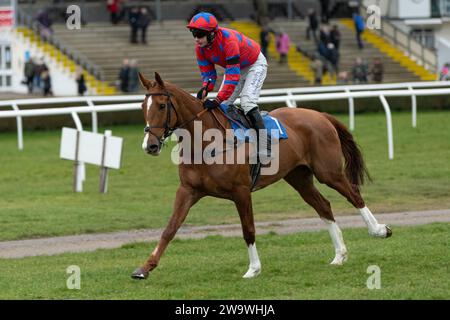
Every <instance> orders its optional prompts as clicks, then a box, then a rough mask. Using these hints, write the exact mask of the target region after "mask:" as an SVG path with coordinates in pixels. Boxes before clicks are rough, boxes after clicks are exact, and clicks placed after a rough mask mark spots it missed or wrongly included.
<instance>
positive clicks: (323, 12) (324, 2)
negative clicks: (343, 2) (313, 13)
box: [320, 0, 330, 23]
mask: <svg viewBox="0 0 450 320" xmlns="http://www.w3.org/2000/svg"><path fill="white" fill-rule="evenodd" d="M320 17H321V20H322V22H324V23H328V20H329V19H330V1H329V0H320Z"/></svg>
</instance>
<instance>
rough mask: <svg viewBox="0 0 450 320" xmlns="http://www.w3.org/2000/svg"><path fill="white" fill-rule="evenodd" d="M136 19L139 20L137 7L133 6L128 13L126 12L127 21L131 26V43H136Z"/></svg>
mask: <svg viewBox="0 0 450 320" xmlns="http://www.w3.org/2000/svg"><path fill="white" fill-rule="evenodd" d="M138 21H139V8H138V7H133V8H131V11H130V13H129V14H128V23H129V24H130V27H131V37H130V42H131V43H137V32H138Z"/></svg>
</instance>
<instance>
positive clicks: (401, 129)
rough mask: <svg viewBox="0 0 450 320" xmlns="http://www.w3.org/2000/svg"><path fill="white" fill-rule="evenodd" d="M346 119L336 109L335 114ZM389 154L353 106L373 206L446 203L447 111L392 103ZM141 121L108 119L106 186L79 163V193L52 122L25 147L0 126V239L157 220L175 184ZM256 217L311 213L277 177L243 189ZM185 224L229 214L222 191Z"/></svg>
mask: <svg viewBox="0 0 450 320" xmlns="http://www.w3.org/2000/svg"><path fill="white" fill-rule="evenodd" d="M338 118H339V119H340V120H342V121H344V123H347V118H346V117H345V116H342V115H340V116H338ZM393 123H394V143H395V160H393V161H388V159H387V141H386V124H385V116H384V114H383V113H377V114H362V115H357V116H356V130H355V132H354V134H355V137H356V140H357V142H358V143H359V144H360V145H361V147H362V149H363V153H364V156H365V160H366V163H367V166H368V168H369V170H370V172H371V175H372V177H373V178H374V182H373V183H371V184H368V185H367V186H365V187H364V188H363V196H364V198H365V200H366V203H367V205H368V206H369V207H370V208H371V210H372V211H373V212H374V213H375V214H376V213H377V212H394V211H404V210H421V209H442V208H450V138H449V136H450V131H449V130H448V129H449V128H450V116H449V114H448V112H426V113H419V116H418V128H417V129H413V128H412V127H411V120H410V114H409V113H394V114H393ZM142 129H143V128H142V126H117V127H113V128H112V130H113V135H117V136H121V137H123V138H124V150H123V167H122V168H121V169H120V170H111V171H110V176H109V192H108V194H106V195H100V194H99V193H98V191H97V190H98V178H99V169H98V167H94V166H88V167H87V180H86V181H85V184H84V189H85V191H84V192H83V193H82V194H75V193H73V192H72V183H73V182H72V179H73V177H72V174H73V162H71V161H65V160H61V159H59V144H60V135H61V131H60V130H57V131H29V132H25V137H24V140H25V150H23V151H18V150H17V140H16V134H15V133H14V132H11V133H0V146H1V152H0V226H1V231H0V240H10V239H21V238H30V237H43V236H54V235H65V234H78V233H92V232H106V231H115V230H126V229H134V228H159V227H163V226H165V224H166V222H167V220H168V219H169V216H170V214H171V209H172V203H173V199H174V194H175V191H176V188H177V185H178V170H177V168H176V166H175V165H174V164H172V162H171V161H170V150H171V148H167V149H165V150H163V152H162V154H161V155H160V156H159V157H150V156H148V155H146V154H144V152H143V151H142V150H141V143H142V137H143V135H142ZM320 190H321V191H323V194H324V195H325V197H326V198H328V199H329V200H330V202H331V204H332V208H333V210H334V213H335V214H336V215H343V214H352V213H355V209H354V208H353V207H352V206H351V205H350V204H349V203H347V202H346V200H345V199H344V198H343V197H342V196H340V195H339V194H338V193H337V192H336V191H334V190H332V189H329V188H328V187H326V186H320ZM253 200H254V201H253V203H254V205H253V208H254V212H255V220H256V221H264V220H278V219H286V218H292V217H297V218H298V217H310V216H316V213H315V211H314V210H313V209H312V208H311V207H309V206H308V205H307V204H305V203H304V202H303V200H301V199H300V197H299V196H298V194H297V193H296V192H295V191H294V190H293V189H291V187H290V186H289V185H287V184H286V183H285V182H284V181H281V182H279V183H276V184H274V185H273V186H270V187H268V188H266V189H264V190H261V191H258V192H256V193H254V195H253ZM186 223H187V224H190V225H202V224H226V223H239V218H238V215H237V212H236V209H235V207H234V204H232V203H231V202H229V201H225V200H221V199H214V198H205V199H202V200H201V201H200V202H199V203H198V204H197V205H196V206H195V207H194V208H193V209H192V210H191V212H190V214H189V216H188V218H187V221H186Z"/></svg>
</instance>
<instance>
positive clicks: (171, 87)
mask: <svg viewBox="0 0 450 320" xmlns="http://www.w3.org/2000/svg"><path fill="white" fill-rule="evenodd" d="M164 86H166V88H167V89H168V90H169V92H170V91H175V92H177V93H179V94H180V95H181V96H182V97H183V98H186V99H188V100H189V101H191V102H192V103H196V104H200V101H199V100H198V99H197V98H196V97H194V96H192V95H191V94H190V93H189V92H187V91H186V90H184V89H182V88H180V87H177V86H176V85H174V84H173V83H170V82H164Z"/></svg>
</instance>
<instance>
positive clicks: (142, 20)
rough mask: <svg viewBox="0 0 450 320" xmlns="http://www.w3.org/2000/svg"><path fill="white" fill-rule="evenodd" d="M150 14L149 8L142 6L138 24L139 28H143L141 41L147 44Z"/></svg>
mask: <svg viewBox="0 0 450 320" xmlns="http://www.w3.org/2000/svg"><path fill="white" fill-rule="evenodd" d="M150 21H151V19H150V15H149V13H148V10H147V8H145V7H142V8H141V12H140V14H139V18H138V21H137V25H138V28H139V29H141V31H142V35H141V41H142V43H143V44H147V38H146V33H147V28H148V26H149V24H150Z"/></svg>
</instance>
